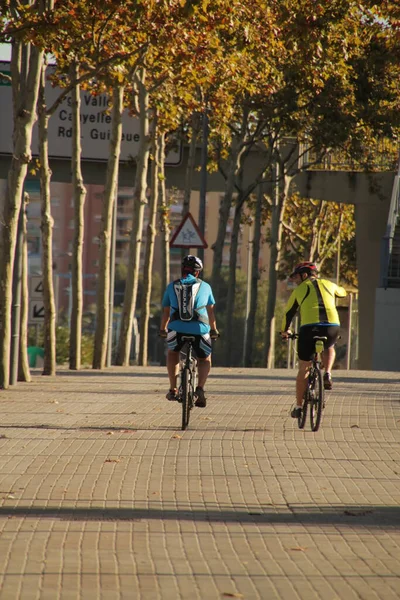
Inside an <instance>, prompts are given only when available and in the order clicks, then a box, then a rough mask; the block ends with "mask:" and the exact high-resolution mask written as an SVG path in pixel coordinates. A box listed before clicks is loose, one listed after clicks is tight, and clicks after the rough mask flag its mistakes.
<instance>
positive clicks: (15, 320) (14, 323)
mask: <svg viewBox="0 0 400 600" xmlns="http://www.w3.org/2000/svg"><path fill="white" fill-rule="evenodd" d="M24 210H25V202H24V201H22V203H21V207H20V210H19V216H18V230H17V241H16V245H15V258H14V269H13V286H12V287H13V290H12V296H13V307H12V319H11V327H12V337H11V353H10V384H11V385H15V384H16V383H17V381H18V353H19V336H20V329H21V291H22V258H23V243H24V223H23V220H24Z"/></svg>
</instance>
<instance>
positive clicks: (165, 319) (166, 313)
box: [160, 306, 170, 330]
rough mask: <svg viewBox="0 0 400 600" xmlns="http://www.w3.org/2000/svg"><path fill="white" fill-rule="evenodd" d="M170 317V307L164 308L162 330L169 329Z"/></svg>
mask: <svg viewBox="0 0 400 600" xmlns="http://www.w3.org/2000/svg"><path fill="white" fill-rule="evenodd" d="M169 316H170V310H169V306H164V308H163V312H162V315H161V325H160V330H165V329H167V325H168V323H169Z"/></svg>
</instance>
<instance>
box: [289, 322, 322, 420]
mask: <svg viewBox="0 0 400 600" xmlns="http://www.w3.org/2000/svg"><path fill="white" fill-rule="evenodd" d="M289 337H290V338H291V339H297V338H298V337H299V335H298V334H297V333H293V334H291V335H290V336H289ZM313 339H314V342H315V352H314V355H313V357H312V359H311V365H310V367H309V371H308V379H307V388H306V391H305V393H304V401H303V408H302V410H301V415H300V417H298V419H297V424H298V426H299V429H303V428H304V425H305V423H306V419H307V412H308V407H310V425H311V431H318V429H319V426H320V424H321V418H322V410H323V409H324V408H325V402H324V385H323V381H322V372H321V353H322V352H323V350H324V342H325V341H326V340H327V338H326V337H319V336H315V337H314V338H313Z"/></svg>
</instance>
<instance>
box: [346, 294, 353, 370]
mask: <svg viewBox="0 0 400 600" xmlns="http://www.w3.org/2000/svg"><path fill="white" fill-rule="evenodd" d="M352 326H353V294H349V318H348V331H347V354H346V369H347V370H348V371H349V370H350V361H351V359H350V355H351V329H352Z"/></svg>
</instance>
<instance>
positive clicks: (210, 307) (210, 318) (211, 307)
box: [206, 304, 217, 329]
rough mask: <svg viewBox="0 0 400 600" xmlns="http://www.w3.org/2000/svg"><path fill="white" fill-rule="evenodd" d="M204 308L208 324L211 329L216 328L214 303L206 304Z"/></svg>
mask: <svg viewBox="0 0 400 600" xmlns="http://www.w3.org/2000/svg"><path fill="white" fill-rule="evenodd" d="M206 309H207V315H208V322H209V324H210V327H211V329H217V321H216V319H215V312H214V304H209V305H208V306H206Z"/></svg>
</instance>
